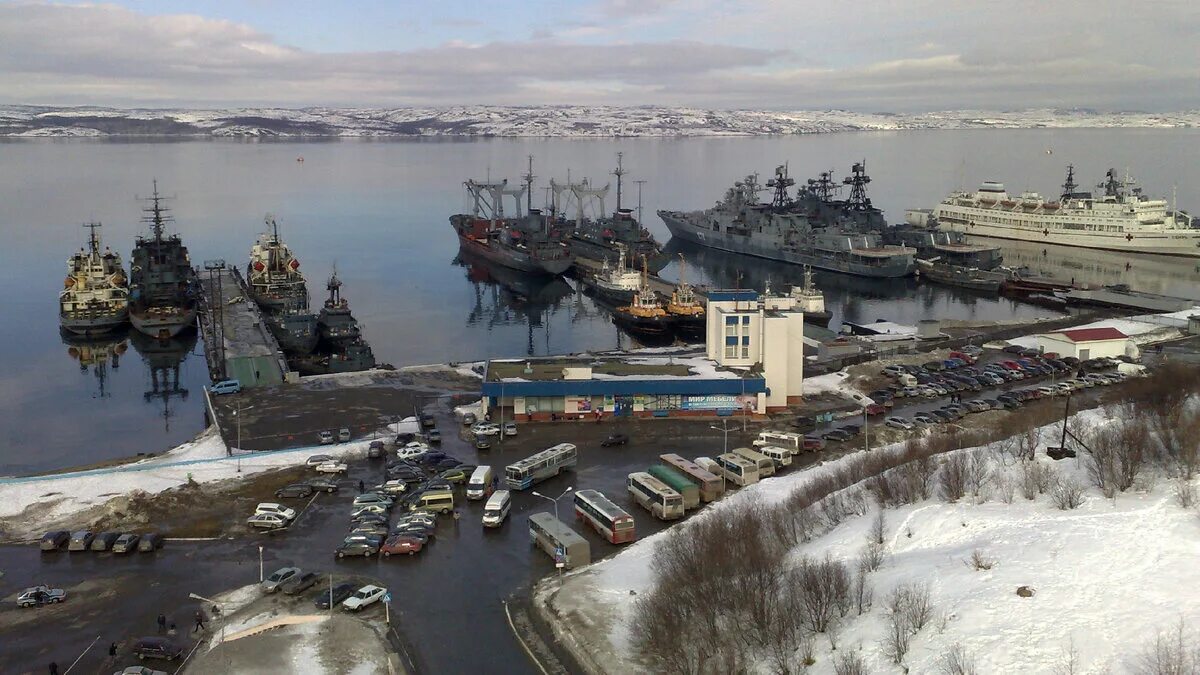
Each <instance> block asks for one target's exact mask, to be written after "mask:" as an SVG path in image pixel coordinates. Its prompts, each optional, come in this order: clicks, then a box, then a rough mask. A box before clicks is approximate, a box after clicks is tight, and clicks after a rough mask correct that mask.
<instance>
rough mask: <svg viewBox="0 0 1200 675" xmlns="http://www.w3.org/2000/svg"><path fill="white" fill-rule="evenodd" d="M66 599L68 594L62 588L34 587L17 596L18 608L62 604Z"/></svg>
mask: <svg viewBox="0 0 1200 675" xmlns="http://www.w3.org/2000/svg"><path fill="white" fill-rule="evenodd" d="M66 597H67V592H66V591H64V590H63V589H61V588H50V587H49V586H34V587H32V588H26V589H25V590H23V591H21V594H20V595H18V596H17V607H36V606H38V605H48V604H54V603H57V602H62V601H63V599H64V598H66Z"/></svg>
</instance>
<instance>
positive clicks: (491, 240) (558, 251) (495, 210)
mask: <svg viewBox="0 0 1200 675" xmlns="http://www.w3.org/2000/svg"><path fill="white" fill-rule="evenodd" d="M533 178H534V176H533V158H532V157H531V158H530V161H529V173H527V174H526V175H525V184H524V186H523V187H520V188H509V187H508V180H502V181H500V182H498V183H491V182H488V183H479V182H476V181H473V180H468V181H467V182H466V183H464V184H463V185H465V186H466V188H467V192H468V193H469V194H470V195H471V199H472V203H473V206H472V210H471V213H469V214H467V213H460V214H457V215H453V216H450V225H451V226H452V227H453V228H454V232H455V233H456V234H457V235H458V242H459V245H460V247H461V248H462V249H463V250H467V251H470V252H471V253H474V254H476V255H478V256H480V257H482V258H485V259H487V260H490V261H492V262H494V263H498V264H500V265H504V266H505V267H511V268H512V269H515V270H519V271H522V272H527V273H530V274H546V275H550V276H558V275H560V274H562V273H564V272H566V271H567V270H568V269H570V267H571V264H572V263H573V262H574V257H573V256H572V254H571V249H570V247H569V246H568V243H567V239H568V235H569V232H568V230H567V228H566V226H565V224H564V223H563V222H562V221H560V220H556V219H555V218H554V216H553V214H545V213H542V211H541V210H540V209H535V208H533V197H532V190H533ZM505 197H512V198H513V204H514V207H515V209H514V210H515V213H516V215H515V216H514V217H508V216H505V215H504V198H505ZM522 197H524V203H525V206H526V210H527V211H528V212H527V213H526V214H524V215H522V214H521V204H522Z"/></svg>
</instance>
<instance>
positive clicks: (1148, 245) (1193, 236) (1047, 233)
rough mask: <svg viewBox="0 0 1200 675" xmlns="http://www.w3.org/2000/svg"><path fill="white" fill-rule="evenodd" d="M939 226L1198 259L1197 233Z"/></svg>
mask: <svg viewBox="0 0 1200 675" xmlns="http://www.w3.org/2000/svg"><path fill="white" fill-rule="evenodd" d="M939 223H940V225H941V226H942V227H944V228H945V229H947V230H952V231H955V232H962V233H964V234H969V235H971V236H974V237H987V238H989V239H1007V240H1011V241H1023V242H1028V243H1034V244H1046V245H1051V246H1065V247H1068V248H1087V249H1093V250H1097V251H1116V252H1119V253H1144V254H1150V255H1168V256H1179V257H1186V258H1200V230H1178V231H1174V232H1163V233H1138V234H1126V233H1121V232H1094V231H1085V230H1054V229H1050V228H1048V227H1045V226H1043V225H1040V224H1037V223H1030V224H1028V225H1020V226H1012V227H1008V226H1004V225H997V224H989V223H980V222H973V223H972V222H967V223H963V222H958V221H956V220H950V219H949V218H946V219H939ZM1130 237H1132V238H1130Z"/></svg>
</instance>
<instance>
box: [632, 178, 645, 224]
mask: <svg viewBox="0 0 1200 675" xmlns="http://www.w3.org/2000/svg"><path fill="white" fill-rule="evenodd" d="M633 182H635V183H637V186H638V208H637V214H638V215H637V219H638V222H639V223H640V222H642V186H643V185H645V184H646V181H644V180H635V181H633Z"/></svg>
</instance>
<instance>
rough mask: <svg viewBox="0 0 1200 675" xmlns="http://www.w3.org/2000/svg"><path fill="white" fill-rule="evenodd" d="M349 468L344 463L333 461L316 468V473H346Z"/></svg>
mask: <svg viewBox="0 0 1200 675" xmlns="http://www.w3.org/2000/svg"><path fill="white" fill-rule="evenodd" d="M349 468H350V467H348V466H346V463H345V462H339V461H337V460H333V461H331V462H325V463H323V464H318V465H317V466H316V472H317V473H346V471H347V470H348V469H349Z"/></svg>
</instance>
